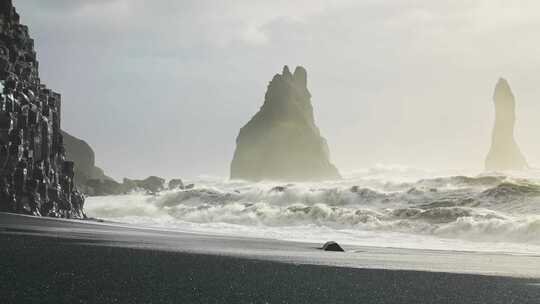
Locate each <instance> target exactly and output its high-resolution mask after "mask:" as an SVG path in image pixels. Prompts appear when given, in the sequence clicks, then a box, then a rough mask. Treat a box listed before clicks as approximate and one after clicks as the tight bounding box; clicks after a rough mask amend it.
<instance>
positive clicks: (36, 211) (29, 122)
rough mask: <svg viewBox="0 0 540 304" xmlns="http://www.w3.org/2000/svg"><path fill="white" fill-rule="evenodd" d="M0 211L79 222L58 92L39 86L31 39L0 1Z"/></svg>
mask: <svg viewBox="0 0 540 304" xmlns="http://www.w3.org/2000/svg"><path fill="white" fill-rule="evenodd" d="M0 93H1V95H0V210H3V211H9V212H18V213H26V214H33V215H46V216H54V217H67V218H83V217H85V215H84V212H83V205H84V196H83V195H82V194H81V193H79V192H78V191H77V189H76V187H75V185H74V177H75V172H74V170H75V169H74V163H73V162H71V161H68V160H66V155H65V150H64V144H63V136H62V133H61V129H60V122H61V120H60V113H61V103H60V94H58V93H55V92H53V91H51V90H50V89H48V88H47V87H46V86H45V85H44V84H42V83H41V81H40V79H39V74H38V62H37V60H36V53H35V51H34V41H33V40H32V39H31V38H30V36H29V35H28V27H26V26H25V25H22V24H20V23H19V15H18V14H17V13H16V11H15V9H14V8H13V6H12V3H11V0H3V1H2V2H1V3H0Z"/></svg>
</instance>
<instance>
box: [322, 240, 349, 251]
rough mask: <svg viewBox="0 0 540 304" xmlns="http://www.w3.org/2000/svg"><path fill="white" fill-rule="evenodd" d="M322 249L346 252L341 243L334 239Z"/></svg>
mask: <svg viewBox="0 0 540 304" xmlns="http://www.w3.org/2000/svg"><path fill="white" fill-rule="evenodd" d="M321 249H322V250H324V251H337V252H345V250H343V248H341V246H339V244H338V243H336V242H334V241H329V242H326V243H325V244H324V245H323V246H322V248H321Z"/></svg>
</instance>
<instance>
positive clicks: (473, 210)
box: [87, 175, 540, 250]
mask: <svg viewBox="0 0 540 304" xmlns="http://www.w3.org/2000/svg"><path fill="white" fill-rule="evenodd" d="M197 184H198V185H199V186H198V187H196V188H194V189H189V190H170V191H164V192H161V193H159V194H158V195H156V196H148V195H144V194H130V195H125V196H116V197H97V198H91V199H90V201H89V203H88V204H87V211H88V212H89V214H91V215H92V216H95V217H100V218H106V219H113V220H118V221H127V222H136V223H146V224H149V225H161V226H165V227H169V226H171V227H177V226H178V227H183V226H185V225H188V226H190V227H194V225H195V226H197V225H198V226H200V227H203V226H204V227H207V226H212V227H214V226H215V225H232V226H227V227H228V229H232V230H234V231H239V233H240V234H242V235H243V234H244V233H249V232H250V231H254V230H260V229H273V230H272V231H274V232H276V231H293V230H295V229H296V230H298V229H304V230H302V231H304V232H303V233H306V232H305V231H316V230H317V229H323V230H324V231H326V232H325V233H329V232H328V231H331V232H332V233H338V232H339V233H341V234H340V235H342V236H344V235H346V236H348V237H360V236H363V237H365V236H366V233H374V235H375V236H376V237H375V238H377V237H383V238H384V235H386V234H392V235H393V234H395V233H401V234H407V235H420V236H429V237H436V238H445V239H457V240H469V241H475V242H477V241H481V242H483V241H490V242H505V243H525V244H536V245H540V185H539V184H538V183H537V182H536V181H535V180H527V179H516V178H510V177H503V176H496V175H492V176H478V177H467V176H460V175H455V176H449V177H441V178H430V179H419V180H418V181H416V182H404V183H395V182H391V183H390V182H387V181H385V180H374V179H372V178H371V177H370V178H365V176H362V177H360V178H356V179H345V180H343V181H340V182H327V183H318V184H303V183H297V184H286V185H280V184H267V183H245V182H237V181H235V182H222V181H215V180H212V181H208V182H207V183H204V182H201V181H199V182H198V183H197ZM219 227H222V226H219ZM303 227H304V228H303ZM305 227H311V228H305ZM219 229H222V228H219ZM306 229H307V230H306ZM265 231H267V230H265ZM274 232H273V233H274ZM267 233H269V232H265V235H267ZM283 234H284V235H288V234H287V233H286V232H283ZM283 234H282V235H283ZM292 234H293V233H291V235H292ZM271 235H273V234H271ZM298 237H299V238H300V239H301V235H298ZM539 248H540V247H539ZM539 250H540V249H539Z"/></svg>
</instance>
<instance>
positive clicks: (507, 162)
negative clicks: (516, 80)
mask: <svg viewBox="0 0 540 304" xmlns="http://www.w3.org/2000/svg"><path fill="white" fill-rule="evenodd" d="M493 101H494V102H495V126H494V128H493V135H492V142H491V148H490V150H489V153H488V155H487V158H486V163H485V166H486V170H490V171H504V170H522V169H526V168H527V167H528V165H527V161H526V160H525V157H524V156H523V154H522V153H521V151H520V149H519V147H518V145H517V143H516V140H515V139H514V126H515V123H516V111H515V107H516V102H515V98H514V94H513V93H512V90H511V89H510V85H509V84H508V81H506V79H503V78H501V79H499V81H498V82H497V85H496V87H495V93H494V94H493Z"/></svg>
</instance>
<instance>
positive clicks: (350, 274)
mask: <svg viewBox="0 0 540 304" xmlns="http://www.w3.org/2000/svg"><path fill="white" fill-rule="evenodd" d="M17 221H21V222H28V223H34V224H39V223H47V224H46V225H45V226H47V227H48V228H47V230H48V231H49V232H48V233H46V234H41V233H38V230H35V229H36V228H37V226H36V225H34V226H33V228H31V229H30V230H28V229H24V228H21V227H20V226H18V225H14V224H13V223H16V222H17ZM76 224H77V223H76V222H72V221H56V220H47V219H34V218H30V217H20V216H15V215H8V214H0V242H1V244H2V246H0V261H1V263H0V299H2V301H1V302H2V303H539V299H540V284H539V283H540V280H538V279H531V278H517V277H502V276H484V275H471V274H457V273H443V272H421V271H401V270H383V269H358V268H348V267H331V266H322V265H308V264H292V263H283V262H276V261H268V260H266V261H265V260H261V259H251V258H246V257H234V256H229V255H227V256H226V255H220V254H200V253H190V252H182V251H181V250H180V251H178V250H177V251H175V250H169V249H161V250H152V249H150V248H148V247H144V246H143V247H140V248H133V247H131V246H123V245H122V243H121V242H118V241H114V242H110V241H106V240H104V239H103V236H100V237H96V238H95V239H90V238H86V237H79V238H75V237H73V234H65V235H63V233H62V232H61V230H62V229H61V228H62V227H66V226H70V225H76ZM55 225H56V226H55ZM80 225H81V226H84V225H88V224H83V223H81V224H80ZM96 226H99V225H96ZM29 227H32V225H29ZM106 228H107V226H106V225H103V228H102V229H103V230H105V231H107V233H109V234H111V236H112V235H114V232H111V230H107V229H106ZM55 230H56V231H57V233H56V234H55V233H50V232H51V231H55ZM64 236H69V237H64ZM81 236H82V235H81ZM111 239H112V237H111ZM140 241H141V243H142V242H144V240H142V239H141V240H140ZM180 247H181V244H180Z"/></svg>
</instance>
